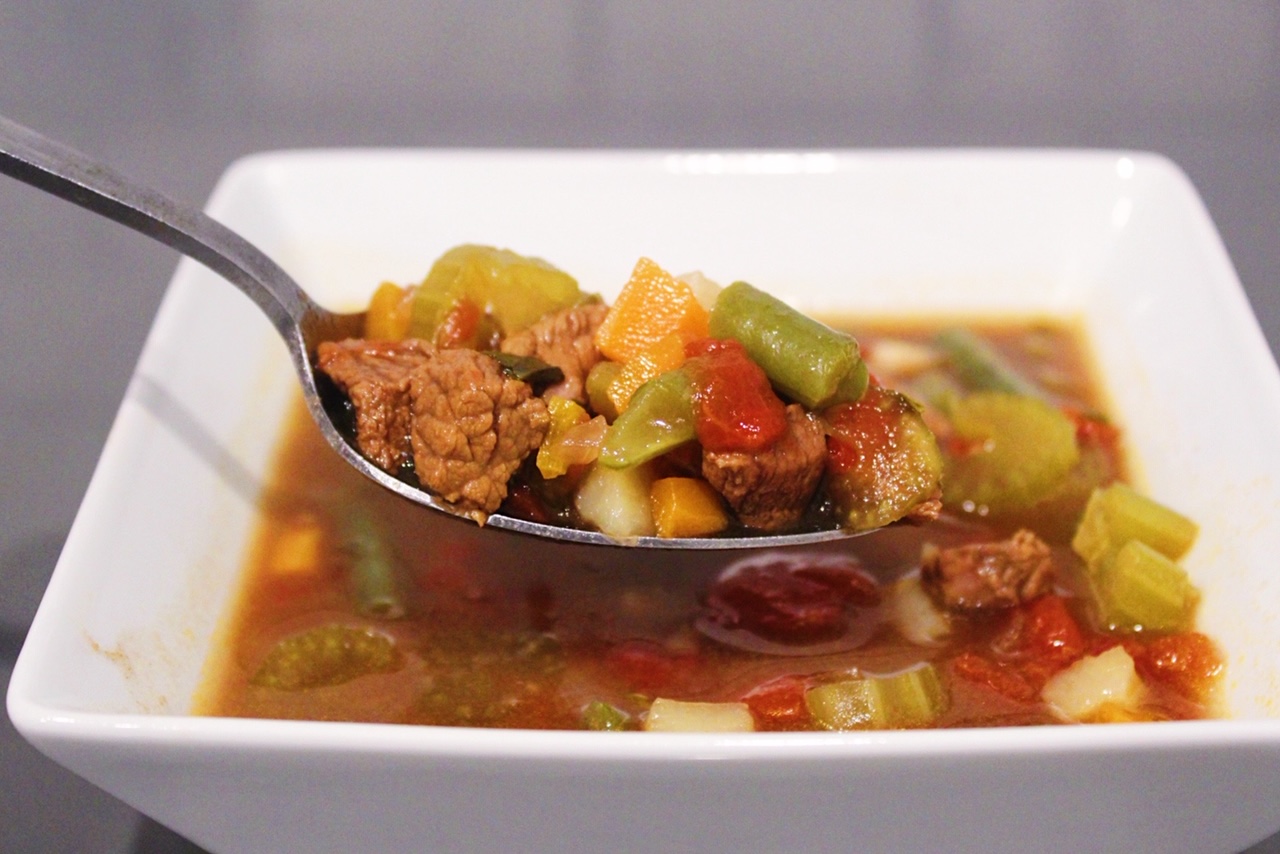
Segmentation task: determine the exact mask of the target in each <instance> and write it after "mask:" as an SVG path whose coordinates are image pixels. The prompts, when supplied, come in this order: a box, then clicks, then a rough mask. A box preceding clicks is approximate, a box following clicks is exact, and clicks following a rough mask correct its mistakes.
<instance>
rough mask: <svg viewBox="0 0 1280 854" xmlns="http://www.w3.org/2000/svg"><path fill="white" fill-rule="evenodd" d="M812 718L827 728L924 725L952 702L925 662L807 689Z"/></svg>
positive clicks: (805, 697)
mask: <svg viewBox="0 0 1280 854" xmlns="http://www.w3.org/2000/svg"><path fill="white" fill-rule="evenodd" d="M804 700H805V705H806V706H807V707H808V709H809V714H810V715H811V716H812V717H813V720H814V721H815V722H816V723H817V724H818V725H819V726H822V727H823V728H825V729H830V730H853V729H902V728H908V727H922V726H928V725H929V724H931V723H933V722H934V721H935V720H937V719H938V717H939V716H940V715H942V713H943V712H945V711H946V710H947V708H948V706H949V705H950V697H949V696H948V694H947V690H946V687H945V686H944V685H943V684H942V679H941V677H940V676H939V675H938V671H937V669H936V668H934V666H933V665H932V664H930V663H928V662H925V663H923V664H919V665H917V666H915V667H912V668H910V669H909V670H904V671H902V672H900V673H894V674H890V675H887V676H872V675H866V676H860V677H858V678H855V679H845V680H842V681H839V682H829V683H827V684H824V685H818V686H816V687H813V688H810V689H809V690H808V691H806V692H805V696H804Z"/></svg>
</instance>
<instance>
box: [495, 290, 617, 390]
mask: <svg viewBox="0 0 1280 854" xmlns="http://www.w3.org/2000/svg"><path fill="white" fill-rule="evenodd" d="M608 311H609V309H608V307H607V306H606V305H605V304H604V303H601V302H595V303H584V304H582V305H575V306H572V307H570V308H566V309H562V310H561V311H557V312H552V313H551V314H548V315H547V316H545V317H543V318H542V319H541V320H539V321H537V322H536V323H534V324H533V325H532V326H530V327H529V328H528V329H526V330H524V331H523V332H517V333H516V334H514V335H512V336H510V337H509V338H507V339H506V340H505V341H503V342H502V352H504V353H511V354H512V355H515V356H533V357H535V358H538V359H541V360H542V361H544V362H546V363H547V364H548V365H554V366H555V367H557V368H559V369H560V370H561V371H563V372H564V380H563V381H562V382H559V383H557V384H556V385H553V386H551V387H549V388H548V389H547V390H546V391H545V392H544V394H555V395H559V396H560V397H567V398H570V399H572V400H576V401H578V402H579V403H586V394H585V391H584V388H583V382H584V380H586V377H587V372H588V371H590V370H591V368H592V367H594V366H595V364H596V362H599V361H600V351H599V350H598V349H596V344H595V334H596V328H597V327H599V326H600V323H601V321H603V320H604V316H605V314H607V313H608Z"/></svg>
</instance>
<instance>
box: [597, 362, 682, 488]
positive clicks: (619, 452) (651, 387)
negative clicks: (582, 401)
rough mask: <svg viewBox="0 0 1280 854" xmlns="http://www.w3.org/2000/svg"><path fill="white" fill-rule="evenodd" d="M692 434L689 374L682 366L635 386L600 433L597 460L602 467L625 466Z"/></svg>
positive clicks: (648, 458)
mask: <svg viewBox="0 0 1280 854" xmlns="http://www.w3.org/2000/svg"><path fill="white" fill-rule="evenodd" d="M696 437H697V433H696V431H695V429H694V418H693V390H692V386H691V385H690V383H689V377H688V376H687V375H686V374H685V372H684V371H682V370H674V371H667V372H666V373H665V374H661V375H660V376H657V377H654V378H653V379H651V380H649V381H648V382H647V383H645V384H644V385H642V386H640V388H638V389H636V393H635V394H633V395H632V396H631V404H630V405H629V406H628V407H627V409H626V411H625V412H623V413H622V414H621V415H619V416H618V420H616V421H614V422H613V424H611V425H609V430H608V432H607V433H605V434H604V444H603V445H601V447H600V456H599V460H598V461H599V463H600V465H602V466H605V467H606V468H614V469H620V468H628V467H630V466H635V465H639V464H640V463H643V462H646V461H648V460H652V459H654V458H655V457H659V456H661V455H663V454H665V453H666V452H667V451H670V450H672V449H674V448H677V447H679V446H680V445H683V444H685V443H686V442H692V441H693V440H694V439H695V438H696Z"/></svg>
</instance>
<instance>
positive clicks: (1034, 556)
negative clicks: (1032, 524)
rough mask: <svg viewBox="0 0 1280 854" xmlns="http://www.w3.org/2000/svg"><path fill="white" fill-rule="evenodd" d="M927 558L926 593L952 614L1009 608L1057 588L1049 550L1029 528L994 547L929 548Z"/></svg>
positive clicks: (924, 567)
mask: <svg viewBox="0 0 1280 854" xmlns="http://www.w3.org/2000/svg"><path fill="white" fill-rule="evenodd" d="M923 557H924V560H923V565H922V566H921V570H920V578H921V580H922V581H923V582H924V585H925V589H927V590H928V591H929V593H930V594H931V595H932V596H933V597H934V598H935V599H936V600H937V601H938V602H940V603H941V604H942V605H943V607H945V608H948V609H950V610H953V611H987V610H995V609H999V608H1009V607H1012V606H1014V605H1020V604H1022V603H1023V602H1026V601H1029V600H1031V599H1034V598H1035V597H1037V596H1040V595H1041V594H1043V593H1048V592H1049V590H1050V589H1051V588H1052V587H1053V555H1052V553H1051V552H1050V551H1049V546H1048V545H1046V544H1045V542H1044V541H1043V540H1041V539H1040V538H1039V537H1037V536H1036V535H1035V534H1033V533H1032V532H1031V531H1028V530H1025V529H1024V530H1020V531H1018V532H1017V533H1015V534H1014V535H1013V536H1012V537H1010V538H1009V539H1007V540H1000V541H999V542H994V543H971V544H968V545H963V546H953V547H951V548H945V549H939V548H936V547H926V549H925V554H924V556H923Z"/></svg>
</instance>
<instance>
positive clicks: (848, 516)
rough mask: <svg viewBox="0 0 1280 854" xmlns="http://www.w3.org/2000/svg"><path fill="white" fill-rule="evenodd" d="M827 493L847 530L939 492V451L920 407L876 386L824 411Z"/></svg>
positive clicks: (875, 523)
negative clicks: (857, 399) (857, 396)
mask: <svg viewBox="0 0 1280 854" xmlns="http://www.w3.org/2000/svg"><path fill="white" fill-rule="evenodd" d="M826 419H827V423H828V432H829V434H830V442H829V448H830V454H829V457H828V463H827V470H828V475H829V477H828V480H827V493H828V494H829V495H830V496H831V499H832V501H833V502H834V503H835V506H836V509H837V511H838V512H839V514H840V516H841V519H842V522H841V524H843V525H844V526H845V527H846V528H849V529H850V530H855V531H861V530H867V529H870V528H879V527H881V526H883V525H888V524H889V523H891V522H896V521H897V520H899V519H901V518H903V517H904V516H906V515H907V514H908V513H910V512H911V511H912V510H914V509H915V508H916V507H917V506H919V505H920V504H921V503H923V502H925V501H927V500H929V499H931V498H935V497H936V496H937V494H938V480H939V477H940V476H941V474H942V465H943V460H942V452H941V451H940V450H939V449H938V443H937V441H936V440H935V439H934V436H933V432H932V431H931V430H930V429H929V427H928V425H926V424H925V422H924V417H923V416H922V415H921V413H920V410H919V408H918V407H917V406H916V405H915V404H914V403H912V402H911V400H909V399H908V398H907V397H906V396H904V395H901V394H899V393H897V392H895V391H890V390H889V389H885V388H882V387H880V386H875V387H873V388H870V389H868V390H867V392H866V394H865V395H863V397H862V399H861V400H859V401H857V402H856V403H848V404H841V405H839V406H834V407H831V408H829V409H828V410H827V411H826Z"/></svg>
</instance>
